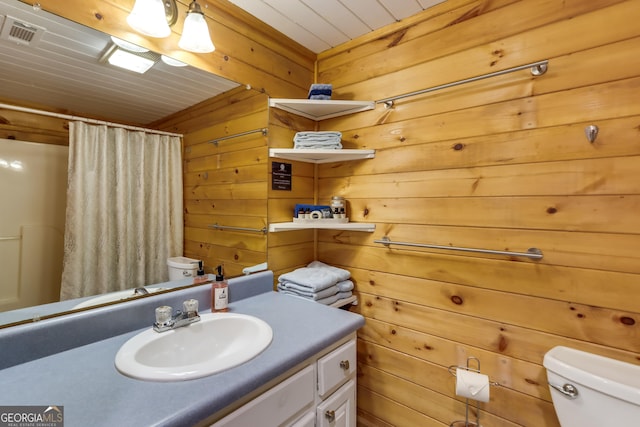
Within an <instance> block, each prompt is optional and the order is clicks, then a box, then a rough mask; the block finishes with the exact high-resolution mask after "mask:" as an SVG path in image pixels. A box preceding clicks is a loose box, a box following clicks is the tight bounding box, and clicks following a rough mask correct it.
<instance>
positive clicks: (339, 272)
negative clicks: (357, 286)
mask: <svg viewBox="0 0 640 427" xmlns="http://www.w3.org/2000/svg"><path fill="white" fill-rule="evenodd" d="M307 267H309V268H322V269H326V270H329V271H331V272H332V273H334V274H335V275H336V276H338V281H340V282H342V281H344V280H348V279H349V278H350V277H351V273H350V272H349V270H345V269H343V268H338V267H334V266H332V265H329V264H325V263H324V262H321V261H312V262H310V263H309V264H307Z"/></svg>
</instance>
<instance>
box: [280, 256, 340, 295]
mask: <svg viewBox="0 0 640 427" xmlns="http://www.w3.org/2000/svg"><path fill="white" fill-rule="evenodd" d="M350 277H351V273H349V271H347V270H344V269H342V268H338V267H333V266H331V265H327V264H324V263H322V262H320V261H313V262H312V263H310V264H309V265H307V266H306V267H302V268H298V269H296V270H293V271H290V272H288V273H285V274H283V275H281V276H280V277H278V292H282V293H285V294H289V295H294V296H297V297H301V298H306V299H309V300H312V301H315V302H319V303H321V304H326V305H329V304H333V303H334V302H336V301H339V300H341V299H345V298H349V297H351V295H353V294H352V292H351V291H352V290H353V282H352V281H351V280H349V278H350Z"/></svg>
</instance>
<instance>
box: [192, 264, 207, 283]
mask: <svg viewBox="0 0 640 427" xmlns="http://www.w3.org/2000/svg"><path fill="white" fill-rule="evenodd" d="M208 280H209V278H208V277H207V276H206V275H205V274H204V263H203V262H202V261H198V272H197V273H196V277H194V278H193V283H194V284H197V283H205V282H207V281H208Z"/></svg>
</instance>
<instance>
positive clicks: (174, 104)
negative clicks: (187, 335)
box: [0, 0, 266, 327]
mask: <svg viewBox="0 0 640 427" xmlns="http://www.w3.org/2000/svg"><path fill="white" fill-rule="evenodd" d="M14 18H15V19H14ZM9 21H11V22H9ZM14 22H18V23H21V22H22V23H24V22H26V23H28V24H29V25H22V24H21V25H22V26H20V25H17V26H16V24H15V23H14ZM9 24H11V25H10V26H12V27H14V28H17V30H16V31H14V32H13V33H15V32H17V33H18V34H17V37H18V38H19V37H21V34H20V32H21V30H24V31H26V32H29V31H31V30H38V31H40V30H39V29H40V28H43V29H44V31H43V32H42V33H38V34H36V35H33V37H32V39H31V40H30V41H29V43H21V42H19V41H16V40H15V39H12V38H10V35H11V33H12V32H11V31H8V30H6V28H8V25H9ZM0 28H2V34H1V35H0V67H1V69H2V75H1V76H0V102H6V103H9V101H14V103H15V104H17V105H42V106H43V108H44V106H48V107H50V108H47V109H55V110H56V111H65V112H72V113H73V114H74V115H78V116H83V117H95V118H100V119H103V120H106V121H110V122H115V123H122V124H132V125H137V126H143V127H144V126H145V125H147V124H150V123H153V122H156V121H158V120H160V119H163V118H165V117H167V116H169V115H171V114H173V113H175V112H178V111H181V110H183V109H185V108H188V107H191V106H192V105H195V104H198V103H200V102H201V101H204V100H207V99H210V98H212V97H215V96H216V95H218V94H220V93H223V92H227V91H229V90H232V89H233V88H236V87H239V86H240V85H239V84H238V83H236V82H232V81H229V80H226V79H223V78H220V77H218V76H215V75H213V74H211V73H208V72H205V71H202V70H198V69H196V68H194V67H191V66H187V67H174V66H171V65H168V64H166V63H164V62H163V61H162V60H159V61H157V62H156V64H155V65H154V66H153V67H152V69H151V70H149V71H148V72H147V73H145V74H137V73H133V72H130V71H125V70H120V69H116V68H114V67H112V66H109V65H105V64H104V63H100V62H99V58H100V57H101V56H102V55H103V54H104V53H105V52H106V51H107V50H108V49H109V46H110V45H111V43H112V40H111V38H110V37H109V36H107V35H104V34H101V33H99V32H97V31H95V30H92V29H89V28H87V27H84V26H82V25H79V24H76V23H74V22H71V21H68V20H66V19H63V18H60V17H58V16H55V15H52V14H49V13H47V12H45V11H42V10H37V9H34V8H33V7H32V6H31V5H29V4H25V3H22V2H20V1H18V0H0ZM265 104H266V101H265ZM4 111H6V110H3V109H2V107H0V125H2V124H3V117H2V112H4ZM7 121H9V122H10V120H5V123H6V122H7ZM14 145H15V144H14ZM37 145H46V144H37ZM2 147H3V146H2V145H0V162H1V161H2V159H3V158H4V157H7V156H4V157H3V152H2V150H3V148H2ZM49 148H56V147H55V146H50V147H49ZM57 148H62V149H63V150H64V148H65V147H59V146H58V147H57ZM54 155H55V156H61V158H64V157H65V154H64V153H63V154H62V155H61V154H60V153H56V154H50V153H46V154H44V157H47V158H50V157H51V156H54ZM9 160H10V159H9ZM55 167H57V168H58V169H60V170H61V171H63V172H64V174H66V164H65V165H64V166H61V165H60V164H58V165H57V166H55ZM58 172H60V171H58ZM63 179H66V178H63ZM13 191H14V192H15V188H13ZM46 191H47V190H45V192H46ZM265 203H266V202H265ZM51 206H52V205H51V203H46V204H45V206H44V207H41V208H42V209H44V213H43V214H41V216H45V217H47V218H50V217H52V216H56V215H57V216H60V214H59V213H58V214H53V210H52V208H51ZM38 209H40V207H39V208H38ZM62 217H63V218H64V207H63V210H62ZM0 224H6V221H5V220H3V221H0ZM50 234H52V236H51V239H54V240H55V239H60V238H61V236H62V235H63V232H62V231H61V230H57V231H56V230H54V231H51V233H50ZM17 235H22V232H21V231H19V230H18V231H16V230H7V229H1V230H0V256H2V257H5V258H7V257H9V259H12V260H13V261H17V262H24V260H20V259H18V258H20V256H19V255H18V256H16V255H15V250H16V242H15V241H14V240H12V238H13V237H15V236H17ZM3 237H7V239H3ZM23 243H24V242H19V243H18V246H19V245H21V244H23ZM3 246H4V247H3ZM18 250H19V249H18ZM30 253H31V252H30ZM33 253H35V251H34V252H33ZM44 256H46V257H47V258H51V257H52V256H51V254H50V253H48V252H47V253H46V254H45V255H44ZM11 257H13V258H11ZM22 258H24V257H22ZM264 258H265V259H266V253H265V256H264ZM60 259H61V258H60ZM31 262H32V265H31V266H30V267H29V268H31V269H35V267H34V266H38V265H41V262H39V261H35V260H33V261H31ZM54 267H55V265H54ZM58 267H59V269H60V271H61V261H60V263H59V264H58ZM3 273H5V274H3V275H2V276H0V302H1V301H2V298H3V297H4V296H6V294H7V293H11V292H5V293H3V291H2V288H3V287H4V286H5V283H3V282H7V281H8V280H12V279H11V278H9V277H8V276H10V275H9V274H6V271H4V272H3ZM50 273H52V271H51V270H49V271H47V272H46V273H45V274H49V275H50ZM55 273H56V272H55V271H53V274H54V275H55ZM17 274H18V275H19V274H20V272H18V273H17ZM14 276H15V274H14ZM58 277H59V274H58ZM33 281H37V280H33ZM188 283H190V281H189V280H184V281H180V282H171V284H169V285H167V284H159V285H158V286H157V287H158V288H161V289H160V292H164V291H165V288H170V287H174V286H184V285H187V284H188ZM8 286H9V287H10V286H14V285H8ZM152 293H153V292H152ZM52 298H55V297H51V296H50V297H49V298H48V299H47V300H48V301H54V299H52ZM118 299H119V298H118ZM47 300H45V301H47ZM80 302H82V301H72V302H56V303H52V304H43V303H42V302H37V303H36V302H34V303H33V305H37V308H35V309H32V308H30V307H24V305H23V307H24V308H21V309H19V310H14V309H11V308H9V309H7V310H11V313H12V314H15V315H13V316H7V315H8V314H9V312H5V313H0V327H1V326H2V324H7V323H14V322H18V321H21V320H31V319H32V318H33V317H34V316H48V315H56V314H58V313H61V312H66V311H67V310H69V309H71V308H74V307H75V306H76V305H77V304H78V303H80ZM95 302H96V303H103V302H108V303H109V302H111V301H109V299H107V301H105V300H104V299H102V298H96V300H95Z"/></svg>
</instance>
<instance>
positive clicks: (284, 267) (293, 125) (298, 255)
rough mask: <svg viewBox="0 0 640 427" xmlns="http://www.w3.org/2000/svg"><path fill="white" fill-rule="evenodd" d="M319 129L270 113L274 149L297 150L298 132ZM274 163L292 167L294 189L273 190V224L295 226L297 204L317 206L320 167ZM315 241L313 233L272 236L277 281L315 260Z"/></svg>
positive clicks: (271, 266)
mask: <svg viewBox="0 0 640 427" xmlns="http://www.w3.org/2000/svg"><path fill="white" fill-rule="evenodd" d="M316 128H317V123H316V122H314V121H312V120H310V119H307V118H304V117H301V116H298V115H295V114H290V113H287V112H285V111H283V110H280V109H278V108H270V109H269V147H270V148H293V137H294V136H295V133H296V132H301V131H308V130H315V129H316ZM273 162H281V163H289V164H291V174H292V185H291V191H283V190H273V189H272V188H271V186H269V223H270V224H271V223H277V222H291V220H292V217H293V211H294V207H295V205H296V203H309V204H314V203H315V202H316V196H315V195H316V188H315V182H316V180H315V176H316V167H315V166H314V165H313V164H310V163H305V162H298V161H291V160H283V159H278V158H272V159H271V164H273ZM272 167H273V166H272ZM269 172H271V170H270V171H269ZM270 179H271V178H270ZM315 239H316V233H315V232H314V231H313V230H301V231H293V232H277V233H270V234H269V249H268V253H267V255H268V259H269V261H268V265H269V269H271V270H273V272H274V281H277V278H278V276H279V275H280V274H283V273H286V272H288V271H291V270H294V269H295V268H298V267H304V266H305V265H306V264H308V263H309V262H311V261H313V260H314V259H315ZM274 285H275V283H274Z"/></svg>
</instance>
